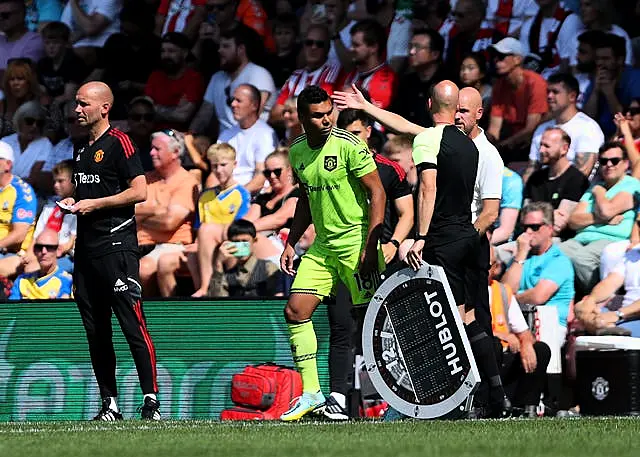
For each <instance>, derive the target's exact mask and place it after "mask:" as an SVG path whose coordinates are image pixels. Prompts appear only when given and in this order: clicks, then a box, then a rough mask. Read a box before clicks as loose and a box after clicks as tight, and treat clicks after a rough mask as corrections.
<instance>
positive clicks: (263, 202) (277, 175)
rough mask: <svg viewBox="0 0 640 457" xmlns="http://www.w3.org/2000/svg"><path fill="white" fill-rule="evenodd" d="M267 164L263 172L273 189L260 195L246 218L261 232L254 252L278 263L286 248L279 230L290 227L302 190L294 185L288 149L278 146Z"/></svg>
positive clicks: (267, 159)
mask: <svg viewBox="0 0 640 457" xmlns="http://www.w3.org/2000/svg"><path fill="white" fill-rule="evenodd" d="M264 163H265V167H264V170H262V174H263V175H264V177H265V178H266V179H267V182H268V183H269V187H270V189H271V191H270V192H265V193H261V194H259V195H258V196H257V197H256V198H255V199H254V200H253V202H252V203H251V206H250V207H249V212H248V213H247V215H246V216H245V217H244V218H245V219H247V220H249V221H251V222H253V225H254V226H255V227H256V230H257V232H258V236H257V238H256V242H255V244H254V247H253V249H254V251H255V254H256V255H257V256H258V258H261V259H266V258H273V259H274V260H276V263H277V261H279V260H280V255H281V254H282V252H283V251H284V242H283V239H282V238H281V236H280V231H281V230H282V229H289V228H291V222H292V221H293V213H294V212H295V210H296V203H297V202H298V197H299V196H300V190H299V189H298V187H297V186H296V185H294V179H293V172H292V170H291V165H290V164H289V150H288V149H287V148H283V147H279V148H278V149H276V150H275V151H273V152H272V153H271V154H269V155H268V156H267V158H266V159H265V161H264Z"/></svg>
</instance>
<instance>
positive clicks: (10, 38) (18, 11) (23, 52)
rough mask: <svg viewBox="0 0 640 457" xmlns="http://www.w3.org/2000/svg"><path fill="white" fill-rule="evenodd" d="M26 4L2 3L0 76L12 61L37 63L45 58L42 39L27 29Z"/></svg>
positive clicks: (9, 0)
mask: <svg viewBox="0 0 640 457" xmlns="http://www.w3.org/2000/svg"><path fill="white" fill-rule="evenodd" d="M25 3H26V2H24V1H23V0H2V1H0V32H2V33H0V74H1V73H2V72H3V70H5V69H6V68H7V65H8V63H9V61H10V60H11V59H15V58H26V59H30V60H31V61H32V62H37V61H38V60H40V58H41V57H42V56H43V51H44V49H43V44H42V38H41V37H40V35H39V34H37V33H36V32H30V31H29V30H28V29H27V26H26V23H25V14H26V10H25Z"/></svg>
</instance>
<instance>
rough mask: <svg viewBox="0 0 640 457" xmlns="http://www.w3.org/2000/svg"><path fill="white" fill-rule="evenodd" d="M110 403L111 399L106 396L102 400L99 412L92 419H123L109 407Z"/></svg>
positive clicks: (110, 420)
mask: <svg viewBox="0 0 640 457" xmlns="http://www.w3.org/2000/svg"><path fill="white" fill-rule="evenodd" d="M110 403H111V400H109V399H108V398H105V399H104V400H102V408H101V409H100V412H99V413H98V414H97V415H96V416H95V417H94V418H93V420H94V421H105V422H112V421H121V420H122V419H124V418H123V417H122V414H121V413H119V412H117V411H114V410H112V409H111V408H109V404H110Z"/></svg>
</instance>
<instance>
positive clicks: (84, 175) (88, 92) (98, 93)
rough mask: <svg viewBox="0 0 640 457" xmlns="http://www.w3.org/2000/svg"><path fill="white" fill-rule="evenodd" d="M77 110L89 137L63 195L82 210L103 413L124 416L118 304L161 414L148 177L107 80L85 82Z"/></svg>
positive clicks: (77, 275)
mask: <svg viewBox="0 0 640 457" xmlns="http://www.w3.org/2000/svg"><path fill="white" fill-rule="evenodd" d="M76 103H77V107H76V115H77V118H78V123H79V124H80V125H84V126H87V127H88V128H89V142H88V144H86V145H84V147H81V148H80V149H78V150H77V151H76V152H75V154H74V155H75V157H74V164H75V166H74V175H73V176H74V180H75V184H76V192H75V198H68V199H65V200H63V201H62V203H63V204H66V205H70V206H71V209H70V211H71V212H73V213H75V214H77V216H78V235H77V236H78V237H77V240H76V249H75V252H76V255H75V268H74V277H73V282H74V296H75V299H76V302H77V304H78V309H79V311H80V315H81V317H82V322H83V324H84V328H85V330H86V333H87V340H88V343H89V352H90V355H91V362H92V364H93V370H94V372H95V376H96V379H97V381H98V386H99V388H100V395H101V396H102V409H101V410H100V412H99V413H98V415H97V416H96V417H95V418H94V419H95V420H107V421H112V420H117V419H122V414H121V413H120V411H119V409H118V406H117V403H116V397H117V395H118V393H117V387H116V357H115V352H114V348H113V341H112V328H111V312H112V311H113V312H114V313H115V315H116V318H117V319H118V322H119V323H120V327H121V328H122V331H123V333H124V336H125V337H126V339H127V342H128V343H129V347H130V349H131V353H132V355H133V360H134V362H135V365H136V368H137V370H138V376H139V378H140V386H141V387H142V392H143V394H144V395H145V397H144V406H143V407H142V417H143V418H145V419H159V418H160V414H159V411H158V408H159V402H158V401H157V398H156V394H157V392H158V386H157V382H156V366H155V363H156V360H155V350H154V346H153V342H152V340H151V337H150V336H149V332H148V331H147V326H146V322H145V317H144V312H143V310H142V301H141V293H142V290H141V286H140V281H139V279H138V270H139V255H138V241H137V236H136V224H135V214H134V209H135V204H136V203H137V202H140V201H144V200H145V199H146V180H145V177H144V171H143V168H142V164H141V162H140V157H139V154H138V151H137V149H136V147H135V146H134V145H133V143H132V141H131V139H130V138H129V137H128V136H127V135H126V134H124V133H123V132H121V131H119V130H117V129H115V128H112V127H111V126H110V124H109V117H108V116H109V110H110V109H111V106H112V104H113V95H112V93H111V91H110V89H109V87H108V86H107V85H105V84H103V83H99V82H91V83H88V84H85V85H84V86H82V87H81V88H80V89H79V90H78V93H77V95H76Z"/></svg>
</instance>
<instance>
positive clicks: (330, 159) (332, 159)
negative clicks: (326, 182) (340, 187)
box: [324, 156, 338, 171]
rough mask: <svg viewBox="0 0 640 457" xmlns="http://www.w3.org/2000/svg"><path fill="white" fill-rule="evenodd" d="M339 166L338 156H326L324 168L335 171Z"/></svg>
mask: <svg viewBox="0 0 640 457" xmlns="http://www.w3.org/2000/svg"><path fill="white" fill-rule="evenodd" d="M337 167H338V157H337V156H326V157H325V158H324V169H325V170H327V171H333V170H335V169H336V168H337Z"/></svg>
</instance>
